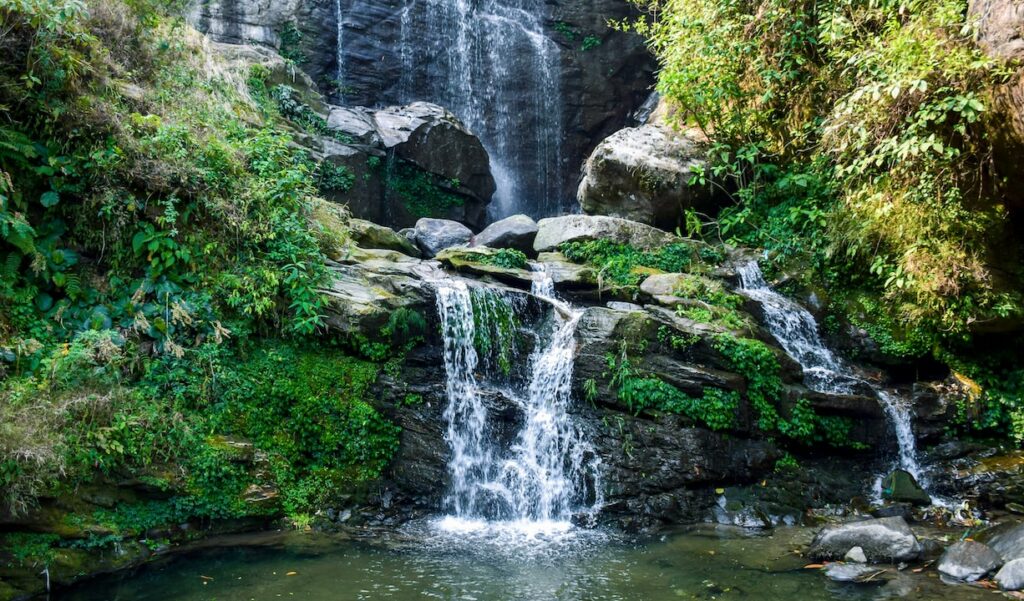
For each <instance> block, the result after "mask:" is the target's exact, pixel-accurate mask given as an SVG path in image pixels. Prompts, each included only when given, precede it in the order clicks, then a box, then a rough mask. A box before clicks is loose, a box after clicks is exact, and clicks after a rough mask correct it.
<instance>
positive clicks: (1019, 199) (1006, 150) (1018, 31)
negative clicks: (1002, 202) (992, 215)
mask: <svg viewBox="0 0 1024 601" xmlns="http://www.w3.org/2000/svg"><path fill="white" fill-rule="evenodd" d="M969 12H970V14H971V16H972V17H974V18H976V19H977V23H978V38H977V39H978V44H979V46H981V48H982V50H984V51H985V53H986V54H988V55H989V56H990V57H992V58H994V59H996V60H997V61H1006V62H1007V63H1008V64H1009V65H1010V66H1011V67H1013V68H1014V69H1016V73H1015V74H1014V75H1013V76H1012V77H1011V78H1010V79H1009V81H1008V82H1007V83H1005V84H1004V85H1002V86H999V87H998V88H997V89H996V90H995V93H994V94H993V97H994V104H995V107H994V108H995V112H996V113H997V114H999V118H998V119H996V120H994V123H996V124H997V125H996V130H995V131H994V132H993V134H994V136H993V138H994V139H995V142H996V153H995V155H996V156H995V158H996V161H997V167H998V168H999V169H1000V170H1001V172H1002V174H1003V175H1009V176H1010V177H1011V181H1010V182H1009V183H1008V185H1006V186H1004V187H1003V189H1002V190H1001V192H1002V193H1003V194H1004V195H1005V196H1006V197H1007V198H1008V200H1010V202H1011V203H1012V204H1014V205H1015V206H1016V208H1020V207H1021V206H1022V205H1024V191H1022V190H1021V186H1020V180H1019V177H1014V174H1017V173H1018V172H1019V169H1018V160H1019V157H1020V153H1021V152H1022V151H1024V68H1021V67H1020V63H1019V62H1020V60H1021V59H1022V58H1024V3H1021V2H1020V1H1019V0H971V2H970V3H969ZM1015 62H1016V63H1015Z"/></svg>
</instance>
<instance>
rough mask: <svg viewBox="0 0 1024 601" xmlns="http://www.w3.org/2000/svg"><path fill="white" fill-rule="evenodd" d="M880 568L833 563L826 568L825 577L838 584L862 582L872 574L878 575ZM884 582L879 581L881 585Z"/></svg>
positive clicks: (857, 564)
mask: <svg viewBox="0 0 1024 601" xmlns="http://www.w3.org/2000/svg"><path fill="white" fill-rule="evenodd" d="M877 573H878V568H876V567H872V566H866V565H863V564H859V563H833V564H829V565H828V567H826V568H825V576H827V577H828V578H829V580H834V581H836V582H861V581H862V580H863V579H865V578H867V577H868V576H870V575H872V574H877ZM883 582H884V581H881V580H880V581H879V584H881V583H883Z"/></svg>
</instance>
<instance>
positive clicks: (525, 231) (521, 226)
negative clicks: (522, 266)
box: [473, 215, 538, 254]
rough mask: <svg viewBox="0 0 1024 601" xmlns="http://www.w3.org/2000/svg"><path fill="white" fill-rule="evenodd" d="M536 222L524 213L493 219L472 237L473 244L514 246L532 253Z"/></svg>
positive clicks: (493, 246) (494, 246)
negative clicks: (493, 220)
mask: <svg viewBox="0 0 1024 601" xmlns="http://www.w3.org/2000/svg"><path fill="white" fill-rule="evenodd" d="M537 230H538V227H537V222H536V221H534V220H533V219H531V218H530V217H528V216H526V215H513V216H511V217H506V218H504V219H502V220H500V221H495V222H494V223H492V224H491V225H489V226H487V227H486V228H484V231H482V232H480V233H479V234H477V235H476V236H474V237H473V244H474V245H475V246H489V247H491V248H514V249H516V250H520V251H522V252H524V253H529V254H533V240H534V238H536V237H537Z"/></svg>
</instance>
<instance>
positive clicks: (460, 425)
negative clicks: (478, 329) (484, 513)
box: [437, 281, 492, 515]
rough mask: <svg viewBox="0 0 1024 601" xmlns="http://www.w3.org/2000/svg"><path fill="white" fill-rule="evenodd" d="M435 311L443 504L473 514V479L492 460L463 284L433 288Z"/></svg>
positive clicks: (484, 474)
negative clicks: (446, 475)
mask: <svg viewBox="0 0 1024 601" xmlns="http://www.w3.org/2000/svg"><path fill="white" fill-rule="evenodd" d="M437 311H438V313H439V314H440V317H441V336H442V338H443V339H444V370H445V374H446V375H447V387H446V391H445V392H446V393H447V396H448V406H447V407H446V408H445V411H444V418H445V421H446V422H447V424H448V427H447V430H446V431H445V441H446V442H447V443H448V446H449V447H450V448H451V450H452V458H451V460H450V461H449V462H448V471H449V472H450V474H451V479H452V481H451V492H450V493H449V495H448V498H447V499H446V502H447V504H448V505H449V506H450V507H451V509H452V511H453V512H454V513H455V515H473V514H475V513H477V511H478V510H477V493H478V492H479V488H478V486H476V483H478V482H481V481H487V480H488V479H489V468H490V467H491V464H492V459H491V454H490V448H489V447H488V445H487V438H488V437H487V431H486V430H487V409H486V408H485V407H484V405H483V402H482V400H481V398H480V394H479V389H478V387H477V384H476V378H475V377H474V372H475V371H476V367H477V354H476V348H474V346H473V340H474V334H475V330H474V323H473V305H472V301H471V299H470V292H469V288H468V287H467V286H466V284H465V283H464V282H458V281H453V282H449V283H446V285H444V286H440V287H438V288H437Z"/></svg>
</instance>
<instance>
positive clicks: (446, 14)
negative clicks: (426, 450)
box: [338, 0, 567, 218]
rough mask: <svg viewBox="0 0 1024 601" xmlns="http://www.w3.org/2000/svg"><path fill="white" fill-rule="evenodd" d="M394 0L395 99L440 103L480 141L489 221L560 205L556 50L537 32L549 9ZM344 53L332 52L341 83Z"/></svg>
mask: <svg viewBox="0 0 1024 601" xmlns="http://www.w3.org/2000/svg"><path fill="white" fill-rule="evenodd" d="M398 2H400V6H401V8H400V10H399V13H398V16H399V18H398V24H397V32H396V38H397V39H396V40H395V42H394V43H395V46H396V47H397V54H398V60H399V62H400V65H399V69H398V70H397V72H396V73H395V76H396V78H397V81H396V82H395V84H394V90H395V93H396V96H397V98H395V101H397V102H401V103H408V102H413V101H418V100H426V101H429V102H434V103H437V104H440V105H442V106H444V107H446V108H447V109H449V110H450V111H452V112H453V113H454V114H455V115H456V116H457V117H459V119H461V120H462V121H463V123H465V124H466V126H467V127H469V129H470V130H471V131H472V132H473V133H474V134H476V135H477V136H478V137H479V138H480V140H481V141H482V142H483V144H484V146H485V147H486V149H487V151H488V154H489V155H490V158H491V172H492V174H493V175H494V178H495V181H496V183H497V191H496V193H495V197H494V199H493V202H492V203H491V212H492V217H493V218H501V217H505V216H508V215H511V214H513V213H516V212H529V213H533V214H536V215H548V214H554V213H557V212H558V211H559V210H560V209H562V208H564V207H562V201H563V200H564V199H563V198H562V196H563V194H564V190H565V188H566V184H567V181H566V177H565V174H564V171H565V166H564V165H563V164H562V136H563V135H564V132H563V127H562V126H563V115H562V99H561V95H562V82H561V51H560V48H559V46H558V44H557V43H556V42H555V41H554V40H552V39H551V38H549V37H548V36H547V35H546V33H545V31H544V19H545V15H546V14H547V13H548V9H547V3H546V2H545V1H544V0H473V1H470V0H398ZM338 22H339V30H340V29H341V28H342V27H344V26H345V24H344V21H343V20H341V19H339V21H338ZM340 38H341V34H340V33H339V39H340ZM346 51H347V49H345V48H344V47H343V46H339V52H338V55H339V58H338V64H339V79H340V80H342V81H345V70H346ZM356 58H358V57H356ZM367 66H368V65H364V64H361V65H360V68H363V69H365V68H366V67H367Z"/></svg>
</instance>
